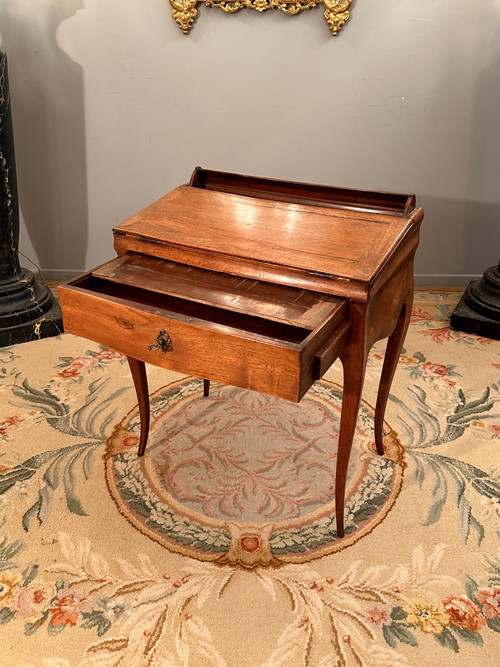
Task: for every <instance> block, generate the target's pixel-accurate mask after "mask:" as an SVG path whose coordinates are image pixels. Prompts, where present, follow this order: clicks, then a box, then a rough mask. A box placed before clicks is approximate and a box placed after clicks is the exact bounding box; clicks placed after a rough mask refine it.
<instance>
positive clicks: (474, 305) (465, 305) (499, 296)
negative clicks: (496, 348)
mask: <svg viewBox="0 0 500 667" xmlns="http://www.w3.org/2000/svg"><path fill="white" fill-rule="evenodd" d="M451 326H452V327H453V329H457V330H458V331H466V332H467V333H474V334H477V335H479V336H485V337H486V338H495V339H496V340H500V264H498V266H490V268H489V269H486V271H485V272H484V275H483V277H482V279H481V280H475V281H473V282H471V283H469V285H468V286H467V289H466V290H465V292H464V294H463V296H462V298H461V300H460V303H459V304H458V306H457V307H456V308H455V310H454V312H453V315H452V316H451Z"/></svg>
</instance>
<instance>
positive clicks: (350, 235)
mask: <svg viewBox="0 0 500 667" xmlns="http://www.w3.org/2000/svg"><path fill="white" fill-rule="evenodd" d="M413 226H414V225H413V221H412V219H411V217H405V216H402V215H394V214H387V213H377V212H373V211H366V210H362V209H360V210H354V211H353V210H349V211H345V210H339V209H334V208H331V207H325V206H313V205H307V204H296V203H289V202H283V201H274V200H269V199H261V198H258V197H251V196H243V195H237V194H231V193H227V192H219V191H209V190H203V189H199V188H194V187H189V186H185V185H183V186H180V187H178V188H175V189H174V190H172V191H171V192H169V193H168V194H167V195H165V196H164V197H162V198H161V199H159V200H158V201H156V202H155V203H154V204H152V205H151V206H148V207H147V208H145V209H143V210H142V211H140V212H139V213H136V214H135V215H134V216H132V217H131V218H129V219H128V220H126V221H125V222H123V223H121V224H120V225H118V226H117V227H115V233H116V234H120V235H130V236H132V237H133V236H137V237H140V238H141V239H142V240H145V239H146V240H147V239H151V241H152V242H155V243H158V244H161V243H167V244H174V245H178V246H185V247H190V248H196V249H200V250H203V251H207V252H210V253H216V254H220V255H228V256H237V257H242V258H245V259H251V260H257V261H259V262H264V263H268V264H273V265H283V266H288V267H293V268H297V269H302V270H305V271H310V272H312V273H320V274H326V275H332V276H339V277H345V278H349V279H351V280H358V281H361V282H368V281H370V279H371V278H372V277H373V276H374V275H375V274H376V273H377V270H378V269H379V268H380V266H381V265H382V264H383V263H384V262H385V261H386V260H387V258H388V257H389V256H390V254H391V252H392V250H393V249H394V248H395V247H396V245H397V244H398V242H399V241H400V240H401V238H402V237H403V236H404V235H405V234H406V233H407V232H409V231H410V230H411V229H412V227H413Z"/></svg>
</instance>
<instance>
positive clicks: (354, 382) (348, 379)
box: [335, 348, 367, 537]
mask: <svg viewBox="0 0 500 667" xmlns="http://www.w3.org/2000/svg"><path fill="white" fill-rule="evenodd" d="M351 350H352V348H351ZM366 356H367V355H366V353H365V352H364V351H363V350H358V351H356V352H355V353H353V352H352V351H351V352H349V353H346V354H345V355H343V356H342V364H343V367H344V392H343V396H342V413H341V417H340V432H339V447H338V454H337V473H336V481H335V516H336V519H337V535H338V536H339V537H344V499H345V486H346V478H347V467H348V465H349V456H350V454H351V447H352V442H353V439H354V431H355V429H356V421H357V417H358V410H359V404H360V401H361V392H362V391H363V382H364V378H365V370H366Z"/></svg>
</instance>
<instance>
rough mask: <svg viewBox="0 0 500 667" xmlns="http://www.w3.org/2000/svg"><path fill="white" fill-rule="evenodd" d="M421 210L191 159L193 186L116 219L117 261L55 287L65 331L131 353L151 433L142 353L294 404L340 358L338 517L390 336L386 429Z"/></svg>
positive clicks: (382, 197) (404, 198)
mask: <svg viewBox="0 0 500 667" xmlns="http://www.w3.org/2000/svg"><path fill="white" fill-rule="evenodd" d="M422 218H423V210H422V209H421V208H416V204H415V197H414V196H413V195H394V194H387V193H380V192H364V191H360V190H347V189H342V188H331V187H325V186H319V185H307V184H302V183H290V182H285V181H275V180H271V179H263V178H254V177H250V176H240V175H237V174H227V173H222V172H215V171H208V170H204V169H201V168H196V169H195V171H194V172H193V175H192V177H191V181H190V183H189V184H186V185H182V186H180V187H178V188H175V189H174V190H172V191H171V192H169V193H168V194H167V195H165V196H164V197H162V198H161V199H159V200H158V201H157V202H155V203H153V204H152V205H151V206H148V207H147V208H145V209H144V210H142V211H140V212H139V213H137V214H136V215H134V216H132V217H131V218H130V219H128V220H126V221H125V222H123V223H121V224H120V225H118V226H117V227H116V228H115V229H114V230H113V231H114V240H115V249H116V251H117V255H118V256H117V257H116V258H115V259H113V260H111V261H110V262H107V263H106V264H104V265H102V266H100V267H97V268H96V269H94V270H93V271H90V272H88V273H86V274H84V275H82V276H79V277H78V278H76V279H74V280H72V281H71V282H69V283H68V284H66V285H64V286H61V287H60V289H59V292H60V297H61V306H62V311H63V318H64V326H65V329H66V331H69V332H71V333H74V334H77V335H80V336H84V337H85V338H90V339H92V340H95V341H97V342H99V343H102V344H104V345H109V346H111V347H114V348H116V349H117V350H120V351H122V352H123V353H124V354H126V355H127V357H128V360H129V364H130V368H131V371H132V376H133V379H134V384H135V387H136V391H137V396H138V402H139V409H140V415H141V437H140V443H139V452H138V454H139V456H142V455H143V454H144V451H145V448H146V443H147V437H148V431H149V398H148V390H147V380H146V371H145V365H144V362H149V363H152V364H156V365H158V366H163V367H165V368H169V369H171V370H174V371H179V372H182V373H188V374H191V375H195V376H197V377H202V378H205V394H207V393H208V391H209V381H210V380H218V381H221V382H224V383H227V384H232V385H236V386H240V387H244V388H248V389H252V390H255V391H260V392H264V393H268V394H273V395H275V396H279V397H281V398H284V399H287V400H291V401H299V400H300V399H301V398H302V396H303V395H304V394H305V392H306V391H307V390H308V389H309V387H310V386H311V385H312V384H313V382H314V381H315V380H317V379H319V378H320V377H322V375H323V374H324V373H325V372H326V371H327V370H328V368H329V367H330V366H331V364H332V363H333V362H334V361H335V359H337V358H338V357H340V359H341V360H342V364H343V368H344V393H343V402H342V415H341V425H340V435H339V446H338V458H337V470H336V488H335V502H336V520H337V533H338V535H339V537H342V536H343V534H344V519H343V515H344V495H345V483H346V474H347V466H348V462H349V455H350V450H351V446H352V441H353V436H354V430H355V426H356V420H357V414H358V409H359V403H360V400H361V392H362V388H363V380H364V376H365V369H366V362H367V357H368V352H369V350H370V348H371V346H372V345H373V344H374V343H375V342H376V341H377V340H380V339H382V338H386V337H389V341H388V345H387V350H386V355H385V359H384V365H383V369H382V377H381V381H380V388H379V392H378V397H377V404H376V411H375V442H376V446H377V451H378V453H379V454H383V453H384V449H383V442H382V435H383V433H382V428H383V421H384V413H385V407H386V403H387V398H388V395H389V390H390V386H391V383H392V378H393V375H394V371H395V369H396V364H397V360H398V357H399V353H400V350H401V347H402V344H403V340H404V337H405V335H406V331H407V328H408V323H409V318H410V313H411V305H412V299H413V257H414V254H415V250H416V248H417V245H418V233H419V227H420V223H421V221H422Z"/></svg>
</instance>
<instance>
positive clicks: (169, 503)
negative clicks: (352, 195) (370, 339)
mask: <svg viewBox="0 0 500 667" xmlns="http://www.w3.org/2000/svg"><path fill="white" fill-rule="evenodd" d="M459 296H460V294H459V293H458V292H447V291H439V290H433V291H429V292H423V291H419V292H417V294H416V300H415V307H414V312H413V320H412V324H411V327H410V332H409V334H408V337H407V340H406V343H405V349H404V353H403V354H402V355H401V360H400V366H399V368H398V371H397V374H396V378H395V381H394V385H393V388H392V395H391V397H390V401H389V405H388V410H387V415H386V420H387V424H386V437H385V445H386V456H385V457H383V458H382V457H378V456H377V455H376V454H375V452H374V444H373V422H372V418H373V408H372V407H371V406H372V405H374V398H375V395H376V388H377V381H378V378H379V375H380V370H381V364H382V359H383V354H382V353H383V345H379V346H377V348H375V349H374V351H373V353H372V355H371V358H370V363H369V368H368V375H367V381H366V387H365V392H364V399H365V400H364V402H363V405H362V408H361V412H360V418H359V424H358V429H357V433H356V440H355V444H354V447H353V452H352V457H351V463H350V467H349V477H348V485H347V497H346V534H345V537H344V538H342V539H339V538H338V536H337V534H336V530H335V519H334V505H333V503H332V500H331V499H332V493H333V488H334V487H333V474H334V469H335V462H336V441H337V436H338V425H339V414H340V412H339V411H340V404H341V403H340V402H341V385H342V370H341V366H340V365H339V364H336V365H335V366H334V367H333V368H332V369H331V370H330V371H329V373H328V374H327V376H326V378H325V379H324V380H322V381H321V382H318V383H316V384H315V385H314V386H313V388H312V389H311V390H310V391H309V392H308V394H307V395H306V397H305V398H304V399H303V400H302V401H301V403H300V404H298V405H295V404H290V403H285V402H283V401H280V400H278V399H274V398H270V397H267V396H262V395H259V394H255V393H252V392H248V391H243V390H241V389H236V388H232V387H226V386H223V385H218V384H216V383H214V384H213V385H212V390H211V394H210V396H209V397H208V398H204V397H203V388H202V383H201V382H200V381H199V380H198V379H196V378H186V377H182V376H179V375H176V374H173V373H169V372H167V371H162V370H159V369H156V368H152V367H149V368H148V373H149V380H150V391H151V394H152V395H153V398H152V425H151V436H150V442H149V445H148V449H147V453H146V456H145V457H144V458H143V459H138V458H137V456H136V453H135V450H136V445H137V441H138V437H137V436H138V414H137V408H136V400H135V393H134V390H133V387H132V380H131V376H130V374H129V371H128V365H127V363H126V360H125V359H124V358H123V356H122V355H120V354H118V353H116V352H114V351H112V350H109V349H105V348H102V347H100V346H98V345H96V344H94V343H90V342H88V341H86V340H83V339H79V338H76V337H74V336H71V335H64V336H60V337H58V338H53V339H46V340H42V341H39V342H33V343H26V344H23V345H19V346H15V347H11V348H3V349H2V350H0V377H1V384H2V394H1V395H2V401H1V413H0V639H1V641H0V664H1V665H9V666H10V665H15V666H16V667H17V666H26V667H27V666H33V667H39V666H40V667H42V666H43V667H45V666H47V667H49V666H54V667H55V666H57V667H70V666H71V667H73V666H77V665H102V666H111V665H116V666H118V665H119V666H120V667H132V666H137V667H142V666H146V665H155V666H164V665H167V666H170V665H172V666H177V665H179V666H181V665H187V666H191V665H193V666H198V665H210V666H211V665H217V666H219V665H220V666H223V665H227V666H228V667H229V666H231V667H232V666H234V667H245V666H255V667H264V666H266V667H277V666H279V665H284V666H287V667H288V666H292V667H293V666H295V665H297V666H298V665H312V666H320V667H327V666H334V665H339V666H340V665H344V666H349V667H350V666H351V665H352V666H358V665H365V666H366V667H377V666H382V665H387V666H391V667H392V666H393V665H397V666H399V665H419V666H420V665H434V664H441V665H464V666H465V665H467V666H469V665H481V666H489V665H491V666H493V665H497V664H499V657H498V656H499V655H500V634H499V633H500V559H499V558H500V553H499V537H500V504H499V495H500V455H499V445H500V400H499V398H500V397H499V389H500V384H499V381H500V343H499V342H496V341H491V340H488V339H481V338H478V337H475V336H471V335H467V334H463V333H458V332H454V331H452V330H450V329H449V328H448V320H449V315H450V313H451V311H452V310H453V307H454V305H455V303H456V302H457V301H458V298H459Z"/></svg>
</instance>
